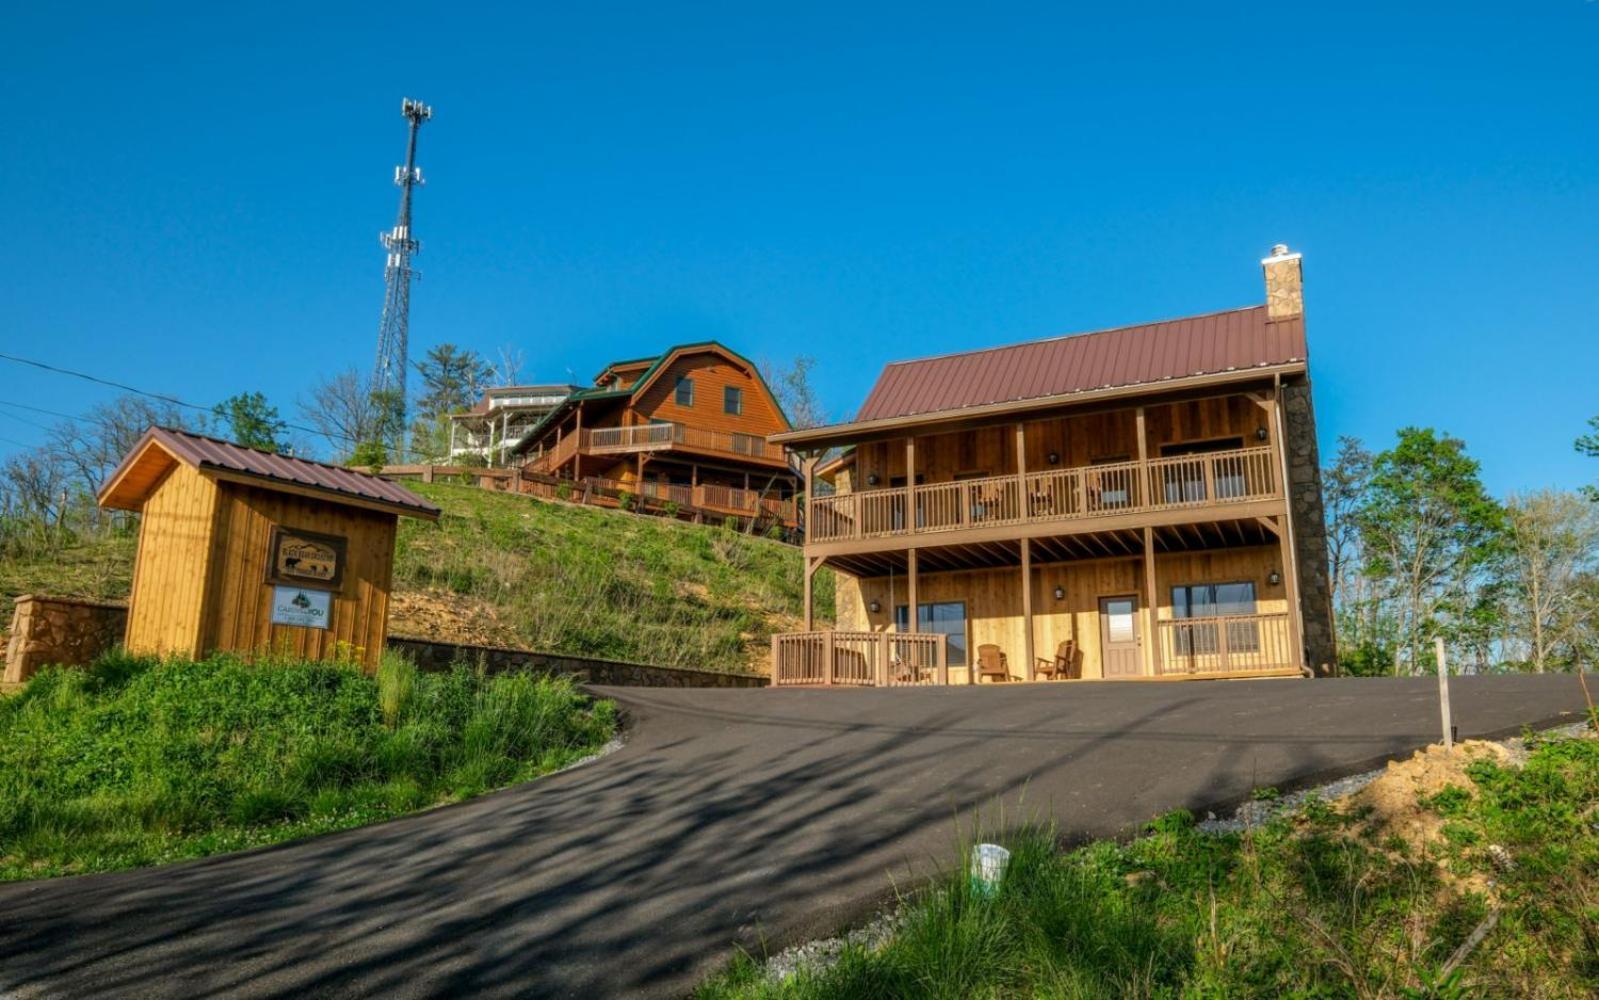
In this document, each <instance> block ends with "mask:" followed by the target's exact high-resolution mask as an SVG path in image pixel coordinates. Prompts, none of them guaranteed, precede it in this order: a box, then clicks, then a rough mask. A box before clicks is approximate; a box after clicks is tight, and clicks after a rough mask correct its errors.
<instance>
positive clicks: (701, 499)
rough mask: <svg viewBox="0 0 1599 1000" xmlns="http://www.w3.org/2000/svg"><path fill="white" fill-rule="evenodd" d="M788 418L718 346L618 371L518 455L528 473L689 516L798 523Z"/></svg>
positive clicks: (608, 369) (571, 404)
mask: <svg viewBox="0 0 1599 1000" xmlns="http://www.w3.org/2000/svg"><path fill="white" fill-rule="evenodd" d="M787 430H789V422H788V417H787V416H785V415H784V413H783V408H782V406H781V405H779V403H778V401H777V398H776V397H775V396H774V395H773V394H772V391H771V389H770V388H769V387H768V386H767V384H766V380H765V379H764V378H762V376H761V373H760V371H759V370H758V369H757V368H756V366H755V365H753V364H752V363H750V362H749V361H748V360H747V359H745V358H744V357H742V356H740V355H739V354H737V353H735V352H733V351H732V350H729V349H728V348H727V347H724V346H723V345H721V344H718V343H716V342H714V341H707V342H703V343H696V344H680V345H678V346H676V347H672V348H670V349H668V350H666V351H665V352H663V353H661V354H658V355H652V356H650V357H647V358H634V359H632V360H628V361H615V362H612V363H611V364H608V365H606V366H605V368H604V369H603V370H601V371H600V373H599V374H598V375H596V376H595V378H594V384H593V385H592V386H591V387H588V388H585V389H579V390H577V391H576V392H573V393H571V394H570V395H568V396H567V397H566V398H565V399H564V400H562V401H561V403H560V404H558V405H557V406H556V407H555V408H554V409H553V410H552V411H551V412H550V413H549V414H547V415H546V416H545V417H544V418H543V419H541V420H540V421H539V422H538V423H537V424H535V425H534V426H533V427H532V428H531V429H530V430H529V431H528V432H527V433H526V434H524V435H523V436H522V438H521V440H519V441H518V442H517V443H516V444H515V445H514V446H513V447H512V453H513V454H514V455H517V456H520V458H521V461H522V462H523V463H524V464H523V466H522V468H523V470H524V471H525V472H528V473H533V474H542V475H545V476H556V477H559V478H562V479H569V480H571V481H573V482H574V483H584V482H588V483H593V484H595V485H598V486H601V487H605V488H607V489H611V490H618V489H620V490H627V491H631V492H634V493H636V494H637V495H638V496H641V497H647V498H650V499H653V500H657V501H663V502H668V501H669V502H674V503H676V504H678V505H679V506H681V507H684V508H693V509H696V510H707V511H712V512H718V513H725V514H729V515H735V516H740V517H747V516H755V515H766V516H771V517H774V518H776V520H778V521H780V522H782V523H784V524H793V523H795V522H796V520H797V511H796V508H795V504H794V499H793V498H794V492H795V488H796V487H797V485H798V477H797V476H796V475H795V474H794V471H793V469H792V468H790V466H789V462H788V458H787V455H786V454H785V452H784V449H783V447H782V446H781V445H776V444H771V443H769V442H768V441H767V438H768V437H769V436H770V435H772V434H776V433H779V432H782V431H787Z"/></svg>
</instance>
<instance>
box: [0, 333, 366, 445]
mask: <svg viewBox="0 0 1599 1000" xmlns="http://www.w3.org/2000/svg"><path fill="white" fill-rule="evenodd" d="M0 360H5V361H11V362H14V363H16V364H19V365H30V366H32V367H34V368H40V369H43V370H44V371H47V372H54V373H55V374H57V375H70V376H72V377H73V378H81V379H84V380H86V381H89V382H94V383H97V384H99V385H107V386H110V387H111V388H113V389H121V390H123V391H124V392H131V393H133V394H134V395H136V396H147V397H149V398H150V399H159V400H161V401H162V402H165V403H171V404H173V405H174V406H182V407H187V408H188V409H191V410H198V411H199V412H201V413H209V414H213V415H214V414H215V413H216V408H215V407H213V406H201V405H200V404H198V403H191V402H188V401H187V400H183V399H179V398H177V397H176V396H168V395H166V394H165V393H160V392H150V391H148V390H146V389H139V388H136V387H135V386H131V385H127V384H126V383H123V382H116V381H113V380H111V379H107V378H101V377H99V376H98V375H90V374H89V373H88V372H80V371H76V370H74V369H71V368H61V367H59V366H57V365H50V364H46V363H44V362H43V361H34V360H32V359H31V358H19V357H17V356H16V355H13V354H4V353H0ZM0 402H3V401H0ZM5 405H7V406H16V407H21V408H22V409H24V410H34V411H36V412H39V413H48V414H50V415H51V416H57V417H62V418H63V419H66V420H84V419H87V418H84V417H74V416H69V415H68V414H65V413H56V412H54V411H52V410H41V409H39V407H37V406H24V405H23V404H21V403H6V404H5ZM16 419H18V420H21V419H22V418H21V417H17V418H16ZM23 423H29V421H26V420H24V421H23ZM34 426H35V427H41V426H42V425H40V424H34ZM283 426H284V427H286V428H288V429H289V430H295V431H303V432H304V433H306V434H315V435H316V436H317V437H327V438H337V439H338V440H340V441H344V442H346V443H348V444H359V443H360V442H359V441H357V440H356V439H355V438H352V437H349V436H347V435H344V434H339V433H337V432H335V431H324V430H318V429H317V428H315V427H306V426H303V425H301V424H291V423H289V422H288V421H283ZM43 429H44V430H49V429H50V428H48V427H44V428H43Z"/></svg>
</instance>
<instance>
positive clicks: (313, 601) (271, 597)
mask: <svg viewBox="0 0 1599 1000" xmlns="http://www.w3.org/2000/svg"><path fill="white" fill-rule="evenodd" d="M98 499H99V502H100V505H101V506H103V507H113V508H117V509H120V510H133V511H139V512H141V513H142V514H143V517H142V518H141V521H140V525H139V551H138V558H137V561H136V562H135V563H134V570H133V592H132V595H131V599H130V601H129V607H128V628H127V634H126V636H125V640H124V641H125V644H126V646H127V648H128V649H129V650H130V651H132V652H137V653H157V654H161V655H175V656H192V657H201V656H205V655H207V654H209V653H212V652H219V651H224V652H273V653H283V654H289V655H293V656H299V657H304V658H306V659H317V660H322V659H346V660H350V659H354V660H358V661H360V662H362V663H364V664H365V665H366V666H367V667H368V668H375V667H376V666H377V662H378V657H379V655H380V654H381V653H382V650H383V640H384V636H385V634H386V632H387V628H388V617H389V587H390V582H391V578H392V575H393V567H394V537H395V529H396V527H397V525H398V523H399V518H400V516H401V515H405V516H409V517H422V518H427V519H429V520H436V519H437V518H438V516H439V509H438V508H437V507H435V506H433V505H432V504H430V503H428V502H427V501H426V500H423V499H422V498H421V497H418V496H417V495H416V494H414V493H412V492H410V491H409V490H407V489H405V488H403V487H401V486H398V485H396V484H394V483H391V482H389V481H387V480H384V479H380V478H378V477H377V476H373V475H369V474H367V473H364V472H356V471H354V470H351V469H345V468H342V467H340V466H336V465H326V464H323V463H321V462H312V461H308V460H306V459H303V458H291V457H288V456H285V455H278V454H275V453H272V452H266V451H259V450H256V449H253V448H245V447H241V446H240V445H236V444H233V443H231V442H228V441H221V440H217V439H215V438H209V437H203V436H201V435H198V434H190V433H188V432H186V431H179V430H173V429H171V428H166V427H152V428H151V429H150V430H149V431H147V432H146V433H145V435H144V437H142V438H141V439H140V440H139V443H138V444H137V445H135V446H134V448H133V450H132V451H131V452H129V453H128V455H127V457H125V458H124V459H123V460H122V464H121V465H119V466H118V467H117V469H116V471H115V472H113V473H112V474H111V477H110V479H108V480H107V481H106V484H105V485H104V486H103V487H101V489H100V493H99V497H98Z"/></svg>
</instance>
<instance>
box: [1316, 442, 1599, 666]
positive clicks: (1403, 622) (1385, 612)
mask: <svg viewBox="0 0 1599 1000" xmlns="http://www.w3.org/2000/svg"><path fill="white" fill-rule="evenodd" d="M1576 447H1577V449H1578V450H1579V451H1580V452H1582V453H1584V454H1587V455H1591V456H1596V457H1599V418H1595V420H1594V421H1593V422H1592V432H1591V433H1589V434H1587V435H1584V436H1583V437H1581V438H1578V439H1577V442H1576ZM1322 495H1323V500H1324V503H1325V506H1326V520H1327V555H1328V567H1329V572H1330V576H1331V585H1332V595H1333V611H1334V618H1335V621H1336V625H1337V633H1338V646H1339V651H1338V653H1339V661H1340V664H1341V666H1342V667H1343V669H1344V671H1345V672H1346V673H1350V674H1359V675H1376V674H1395V675H1404V674H1421V673H1432V672H1434V670H1435V666H1434V657H1433V655H1432V652H1431V650H1432V646H1433V640H1434V639H1435V638H1437V637H1442V638H1443V639H1444V640H1445V643H1446V645H1447V646H1448V648H1449V650H1450V655H1451V656H1452V657H1453V660H1452V663H1453V665H1455V666H1456V667H1458V668H1459V669H1464V670H1467V671H1473V672H1479V673H1488V672H1492V671H1499V670H1517V671H1532V672H1538V673H1542V672H1545V671H1550V670H1580V669H1592V668H1593V665H1594V664H1595V662H1596V661H1599V491H1595V489H1594V488H1593V487H1587V488H1585V489H1584V490H1581V491H1568V490H1557V489H1543V490H1536V491H1532V492H1527V493H1514V494H1511V495H1510V496H1508V497H1505V498H1504V499H1503V500H1499V499H1496V498H1494V497H1493V496H1492V495H1490V494H1489V492H1488V491H1487V489H1485V488H1484V486H1483V483H1482V478H1481V469H1480V466H1479V465H1478V463H1477V461H1476V460H1475V459H1473V458H1471V457H1470V455H1468V454H1467V452H1466V445H1465V442H1463V441H1461V440H1460V439H1459V438H1454V437H1450V436H1449V435H1447V434H1442V433H1439V432H1438V431H1435V430H1433V429H1431V428H1417V427H1407V428H1404V429H1402V430H1400V431H1399V432H1398V434H1397V435H1396V439H1395V441H1394V443H1393V444H1392V445H1391V446H1390V447H1388V448H1387V449H1386V450H1383V451H1380V452H1376V453H1373V452H1372V451H1370V450H1368V449H1367V448H1366V447H1365V446H1364V445H1363V444H1362V443H1361V442H1360V441H1359V440H1357V439H1355V438H1350V437H1344V438H1340V439H1339V441H1338V447H1337V451H1336V453H1335V455H1334V456H1333V458H1332V461H1330V462H1329V463H1328V464H1327V466H1326V467H1325V468H1324V469H1323V471H1322Z"/></svg>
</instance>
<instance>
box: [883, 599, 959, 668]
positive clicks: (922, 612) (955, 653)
mask: <svg viewBox="0 0 1599 1000" xmlns="http://www.w3.org/2000/svg"><path fill="white" fill-rule="evenodd" d="M910 614H911V613H910V608H908V607H906V606H905V605H903V604H899V605H896V606H895V607H894V627H895V628H896V629H898V630H899V631H901V632H909V631H910V629H909V628H908V627H907V624H906V623H907V622H908V621H909V619H910ZM916 631H918V632H933V633H941V634H943V635H947V636H949V665H950V666H952V667H964V666H966V602H964V601H947V602H945V603H943V604H918V605H916Z"/></svg>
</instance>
